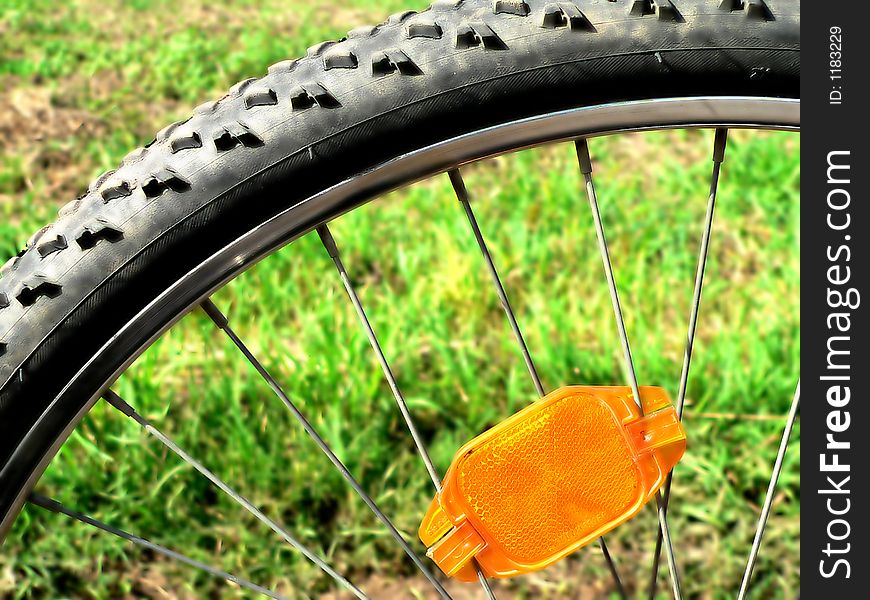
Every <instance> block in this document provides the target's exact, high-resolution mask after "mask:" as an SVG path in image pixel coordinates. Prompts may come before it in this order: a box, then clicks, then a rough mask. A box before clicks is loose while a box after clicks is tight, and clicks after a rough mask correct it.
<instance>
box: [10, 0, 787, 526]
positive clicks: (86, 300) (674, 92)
mask: <svg viewBox="0 0 870 600" xmlns="http://www.w3.org/2000/svg"><path fill="white" fill-rule="evenodd" d="M799 25H800V4H799V2H793V1H790V0H765V1H761V0H758V1H752V2H749V1H741V0H735V1H730V0H725V1H723V2H720V1H719V0H673V1H658V0H657V1H655V2H653V1H651V0H635V1H605V0H602V1H579V0H577V1H574V2H549V1H543V2H540V1H534V0H528V1H523V0H496V1H495V2H489V1H483V0H464V1H463V0H448V1H440V2H436V3H435V4H433V5H432V6H431V7H430V8H429V9H427V10H426V11H423V12H419V13H416V12H414V11H407V12H403V13H400V14H396V15H393V16H392V17H390V18H389V20H388V21H387V22H385V23H382V24H381V25H378V26H374V27H361V28H357V29H354V30H353V31H351V32H349V33H348V35H347V37H346V38H344V39H343V40H340V41H337V42H325V43H323V44H319V45H317V46H314V47H312V48H311V49H309V51H308V53H307V56H306V57H305V58H303V59H301V60H298V61H284V62H281V63H278V64H276V65H274V66H273V67H271V68H270V69H269V72H268V74H267V75H265V76H264V77H262V78H259V79H248V80H245V81H243V82H241V83H239V84H237V85H236V86H234V87H233V88H232V89H231V90H230V92H229V93H228V94H227V95H226V96H224V97H223V98H221V99H220V100H218V101H216V102H209V103H206V104H203V105H201V106H200V107H198V108H196V109H195V110H194V111H193V115H192V116H191V117H190V119H188V120H187V121H183V122H180V123H174V124H172V125H169V126H168V127H166V128H164V129H163V130H162V131H160V132H159V133H158V134H157V136H156V138H155V140H154V141H153V142H152V143H151V144H149V145H148V146H147V147H146V148H140V149H137V150H134V151H133V152H131V153H130V154H129V155H128V156H127V157H126V158H125V159H124V160H123V161H122V163H121V165H120V166H119V167H118V169H117V170H115V171H110V172H108V173H106V174H104V175H102V176H100V177H99V178H97V179H96V180H95V181H94V182H93V183H92V184H91V185H90V186H89V188H88V190H87V191H86V192H85V193H84V194H83V195H82V196H81V197H79V198H78V199H77V200H75V201H74V202H71V203H70V204H68V205H67V206H65V207H64V208H62V209H61V210H60V212H59V215H58V219H57V221H55V222H54V223H53V224H51V225H48V226H46V227H44V228H42V229H41V230H40V231H39V232H37V233H36V234H35V235H34V236H33V237H31V239H30V240H29V241H28V243H27V247H26V248H25V249H24V250H23V251H22V252H21V253H19V255H18V256H16V257H13V258H12V259H11V260H10V261H9V262H7V263H6V265H4V267H3V268H2V270H0V516H2V521H0V539H2V537H3V535H4V534H5V532H6V531H7V530H8V528H9V526H10V525H11V522H12V520H13V519H14V517H15V515H16V514H17V510H18V508H19V507H20V505H21V503H22V502H23V501H24V498H25V496H26V493H27V491H28V490H29V488H30V487H31V486H32V484H33V482H34V481H35V480H36V479H37V478H38V476H39V474H40V473H41V470H42V469H43V468H44V465H45V464H46V462H47V461H48V460H49V459H50V457H51V456H52V455H53V452H54V451H55V450H56V449H57V447H58V446H59V445H60V443H62V441H63V440H64V439H65V438H66V436H67V435H68V433H69V431H70V430H71V428H72V427H73V426H74V425H75V423H76V422H77V421H78V419H79V418H80V417H81V415H82V414H84V412H86V411H87V409H88V408H89V406H90V403H91V402H92V400H93V399H94V398H95V397H97V396H98V394H99V393H100V391H101V390H102V389H103V388H104V387H105V385H106V384H107V382H110V381H111V379H112V378H113V377H114V376H115V375H116V374H117V372H118V371H119V369H121V368H122V367H123V366H124V365H125V364H127V363H128V362H129V360H130V359H131V355H130V354H131V353H130V352H126V353H120V354H118V355H114V356H112V357H111V359H104V360H101V361H99V363H98V364H92V363H91V362H89V359H90V358H92V357H93V356H94V355H95V354H96V353H97V351H98V350H99V349H101V348H104V347H105V346H106V345H107V344H110V343H112V342H113V340H116V339H117V337H118V336H119V332H121V331H122V330H124V326H125V324H128V323H129V322H130V321H131V320H132V319H133V317H134V316H135V315H137V314H138V313H140V311H142V310H143V309H144V308H145V307H147V306H149V305H150V304H152V303H153V302H155V300H156V299H157V298H158V297H160V295H161V294H162V293H163V292H164V291H165V290H167V289H169V288H170V287H171V286H172V285H173V283H174V282H177V281H179V280H180V279H181V278H182V277H183V276H184V275H185V274H187V273H189V272H191V271H192V270H193V269H195V268H196V267H197V266H198V265H202V264H203V263H204V262H205V261H206V260H207V259H208V258H209V257H211V256H212V255H214V254H215V253H216V252H218V251H219V250H220V249H221V248H224V247H226V246H227V245H228V244H230V243H231V242H232V241H233V240H237V239H239V238H240V237H242V236H244V235H246V234H247V233H250V232H252V231H254V230H255V229H256V228H258V227H261V226H262V225H263V224H264V223H267V222H269V221H270V219H272V218H274V217H275V216H276V215H279V214H282V213H284V212H286V211H288V210H295V211H297V212H298V213H299V214H300V217H299V219H298V220H297V224H296V226H295V228H294V229H293V230H292V231H287V232H286V236H285V237H286V240H288V241H289V240H290V239H292V238H294V237H296V236H298V235H301V234H302V233H304V232H305V231H307V230H310V229H311V228H313V227H314V226H316V225H317V224H319V223H322V222H324V221H326V220H328V219H330V218H332V217H334V216H336V215H337V214H338V213H339V212H341V211H344V210H349V209H350V208H352V207H354V206H356V205H359V204H361V203H362V202H364V201H366V200H367V199H369V198H370V197H371V196H372V194H373V191H372V190H368V191H367V192H366V194H361V195H360V196H359V197H355V198H353V199H352V200H350V201H347V202H345V203H344V204H343V205H342V206H339V207H337V206H334V205H328V204H326V203H323V204H322V205H318V203H317V201H316V198H317V196H318V194H319V193H320V192H323V191H324V190H328V189H330V188H331V187H332V186H336V185H338V184H339V183H340V182H342V181H347V180H348V179H350V178H353V177H355V176H358V175H359V174H361V173H366V172H370V171H372V170H375V169H377V168H379V166H381V165H384V164H386V163H388V162H389V161H390V160H391V159H394V158H396V157H398V156H401V155H403V154H406V153H409V152H413V151H414V150H417V149H420V148H423V147H426V146H431V145H433V144H437V143H439V142H443V141H444V140H448V139H454V138H457V137H459V136H462V135H464V134H468V133H471V132H475V131H480V130H483V129H485V128H488V127H493V126H497V125H499V124H501V123H506V122H512V121H517V120H520V119H527V118H533V117H536V116H539V115H543V114H551V113H556V112H558V111H565V110H569V109H577V108H581V107H592V106H600V105H607V104H612V103H619V102H630V101H645V100H655V99H666V98H677V97H680V98H707V97H723V98H724V97H732V96H740V97H750V98H786V99H798V98H799V71H800V59H799V51H800V35H799ZM403 183H408V181H391V182H387V183H384V184H383V185H382V188H384V189H385V188H387V187H394V186H396V185H399V184H403ZM312 198H314V199H315V200H313V201H309V199H312ZM225 278H226V273H219V272H214V273H211V275H210V276H209V277H208V278H206V279H204V280H203V281H202V284H201V286H200V289H197V290H191V291H190V292H189V294H188V295H189V297H187V298H185V299H184V300H185V301H186V302H188V304H189V303H194V302H195V301H196V299H197V297H201V296H202V295H203V294H205V293H207V292H208V291H209V290H210V289H213V287H214V286H216V285H218V284H219V283H220V282H221V281H223V280H224V279H225ZM179 317H180V314H177V313H175V314H164V315H163V316H162V317H161V318H160V319H157V320H154V321H152V322H150V323H148V324H147V325H140V326H139V327H138V329H137V330H136V331H132V332H131V331H126V330H125V333H124V335H125V336H127V339H129V340H131V341H130V343H129V347H131V348H132V347H138V346H142V345H143V344H145V343H146V342H147V341H148V340H150V339H152V338H153V337H154V336H155V335H157V333H159V332H160V331H162V330H163V329H165V327H167V326H168V324H169V323H170V322H171V321H173V320H174V319H177V318H179Z"/></svg>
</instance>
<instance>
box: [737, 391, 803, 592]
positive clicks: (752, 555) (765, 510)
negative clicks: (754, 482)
mask: <svg viewBox="0 0 870 600" xmlns="http://www.w3.org/2000/svg"><path fill="white" fill-rule="evenodd" d="M800 402H801V381H800V379H798V383H797V387H796V388H795V391H794V397H793V398H792V401H791V408H790V409H789V412H788V420H787V421H786V424H785V429H783V432H782V439H781V440H780V442H779V451H778V452H777V453H776V461H775V462H774V463H773V472H772V473H771V474H770V483H769V484H768V486H767V495H766V496H765V497H764V506H763V507H762V508H761V515H760V516H759V517H758V525H757V526H756V528H755V539H753V540H752V549H751V550H750V551H749V560H747V561H746V571H744V572H743V581H742V582H741V583H740V592H739V593H738V594H737V600H743V599H744V598H745V597H746V592H747V591H748V590H749V580H750V579H751V578H752V570H753V569H754V568H755V562H756V561H757V560H758V551H759V549H760V548H761V538H762V537H763V536H764V529H765V528H766V527H767V519H768V517H769V516H770V509H771V507H772V506H773V496H774V493H775V492H776V484H777V482H779V474H780V473H781V472H782V463H783V460H784V459H785V453H786V451H787V450H788V442H789V438H790V437H791V430H792V426H793V425H794V421H795V418H796V417H797V411H798V407H799V406H800Z"/></svg>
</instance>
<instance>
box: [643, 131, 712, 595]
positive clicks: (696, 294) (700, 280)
mask: <svg viewBox="0 0 870 600" xmlns="http://www.w3.org/2000/svg"><path fill="white" fill-rule="evenodd" d="M727 142H728V130H727V129H721V128H720V129H717V130H716V135H715V139H714V141H713V173H712V174H711V175H710V193H709V195H708V197H707V212H706V215H705V216H704V232H703V234H702V235H701V247H700V249H699V250H698V265H697V269H696V271H695V288H694V290H693V292H692V308H691V311H690V313H689V327H688V333H687V335H686V348H685V351H684V352H683V368H682V371H681V372H680V388H679V391H678V392H677V418H678V419H682V418H683V407H684V405H685V401H686V387H687V385H688V381H689V367H690V365H691V362H692V348H693V347H694V344H695V329H696V326H697V324H698V313H699V310H700V307H701V290H702V289H703V287H704V271H705V269H706V266H707V254H708V250H709V247H710V233H711V232H712V230H713V214H714V212H715V210H716V193H717V191H718V189H719V172H720V170H721V168H722V162H723V161H724V160H725V146H726V144H727ZM673 478H674V472H673V471H671V472H670V473H668V476H667V479H666V480H665V485H664V491H663V492H662V510H663V511H664V513H665V515H667V512H668V503H669V502H670V499H671V483H672V482H673ZM661 553H662V532H661V530H659V532H658V535H657V537H656V547H655V551H654V553H653V566H652V575H651V580H650V586H649V600H653V599H654V598H655V595H656V585H657V583H658V572H659V560H660V559H661Z"/></svg>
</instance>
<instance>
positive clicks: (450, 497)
mask: <svg viewBox="0 0 870 600" xmlns="http://www.w3.org/2000/svg"><path fill="white" fill-rule="evenodd" d="M640 394H641V399H642V402H643V406H644V416H643V417H641V416H640V413H639V411H638V408H637V405H636V404H635V402H634V400H633V398H632V395H631V389H630V388H628V387H592V386H570V387H564V388H561V389H558V390H556V391H554V392H552V393H551V394H548V395H547V396H546V397H544V398H542V399H541V400H539V401H537V402H535V403H534V404H532V405H531V406H528V407H527V408H525V409H523V410H521V411H520V412H518V413H516V414H515V415H513V416H511V417H509V418H508V419H506V420H505V421H503V422H501V423H499V424H498V425H496V426H495V427H493V428H492V429H490V430H489V431H487V432H485V433H483V434H482V435H480V436H478V437H476V438H474V439H473V440H471V441H470V442H468V443H467V444H465V446H463V447H462V448H461V449H460V450H459V451H458V452H457V453H456V456H454V458H453V463H452V464H451V465H450V468H449V469H448V471H447V474H446V475H445V478H444V482H443V488H442V490H441V492H440V493H439V494H437V495H436V496H435V499H434V500H433V501H432V503H431V505H430V506H429V510H428V511H427V513H426V516H425V518H424V519H423V522H422V524H421V525H420V530H419V535H420V539H421V540H422V541H423V543H424V544H426V546H427V547H428V548H429V551H428V555H429V557H430V558H432V560H434V561H435V562H436V563H437V564H438V566H439V567H440V568H441V569H442V570H443V571H444V572H445V573H446V574H448V575H450V576H453V577H456V578H458V579H461V580H465V581H473V580H475V579H476V578H477V576H476V573H475V571H474V567H473V564H472V562H471V559H472V558H475V559H476V560H477V562H478V564H479V565H480V567H481V569H482V570H483V572H484V574H485V575H487V576H488V577H512V576H514V575H520V574H522V573H528V572H530V571H536V570H539V569H542V568H544V567H546V566H548V565H550V564H552V563H553V562H555V561H557V560H559V559H561V558H563V557H564V556H566V555H567V554H570V553H571V552H573V551H574V550H576V549H578V548H580V547H581V546H584V545H585V544H588V543H589V542H591V541H593V540H595V539H596V538H598V537H600V536H601V535H603V534H604V533H606V532H607V531H610V530H611V529H613V528H614V527H616V526H618V525H620V524H621V523H623V522H624V521H626V520H628V519H630V518H631V517H632V516H634V515H635V514H636V513H637V512H638V511H639V510H640V509H641V507H642V506H643V505H644V504H645V503H646V502H647V501H648V500H649V499H650V498H651V497H652V496H653V495H654V494H655V492H656V491H657V490H658V489H659V488H660V487H661V485H662V484H663V483H664V480H665V476H666V475H667V473H668V472H669V471H670V470H671V469H672V468H673V466H674V465H675V464H676V463H677V461H679V459H680V457H681V456H682V455H683V452H684V450H685V448H686V434H685V431H684V430H683V427H682V425H681V424H680V422H679V420H678V419H677V415H676V411H675V410H674V408H673V406H672V405H671V402H670V400H669V399H668V397H667V394H666V392H665V391H664V390H663V389H661V388H658V387H642V388H640Z"/></svg>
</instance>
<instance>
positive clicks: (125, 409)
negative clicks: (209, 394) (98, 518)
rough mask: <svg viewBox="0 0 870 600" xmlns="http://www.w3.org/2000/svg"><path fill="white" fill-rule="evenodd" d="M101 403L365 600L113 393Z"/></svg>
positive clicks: (315, 556) (104, 396)
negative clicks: (129, 420)
mask: <svg viewBox="0 0 870 600" xmlns="http://www.w3.org/2000/svg"><path fill="white" fill-rule="evenodd" d="M103 399H105V400H106V402H108V403H109V404H110V405H112V406H113V407H114V408H116V409H118V411H120V412H121V413H123V414H124V415H125V416H127V417H130V418H131V419H133V420H134V421H135V422H136V423H137V424H138V425H139V426H140V427H142V429H144V430H145V431H146V432H147V433H148V434H149V435H151V436H153V437H155V438H157V439H158V440H159V441H160V443H161V444H163V445H164V446H166V447H167V448H168V449H169V450H171V451H172V452H173V453H174V454H175V455H176V456H178V457H179V458H180V459H181V460H183V461H184V462H186V463H187V464H189V465H190V466H192V467H193V468H194V469H196V470H197V471H199V473H200V474H201V475H202V476H203V477H205V478H206V479H208V480H209V481H210V482H212V483H213V484H214V485H215V486H216V487H217V488H218V489H220V490H221V491H222V492H223V493H225V494H226V495H227V496H229V497H230V498H232V499H233V501H235V502H236V503H237V504H239V505H240V506H241V507H242V508H244V509H245V510H246V511H248V512H249V513H251V514H252V515H254V517H256V518H257V520H258V521H260V522H261V523H263V524H264V525H266V526H267V527H269V528H270V529H271V530H272V531H274V532H275V533H277V534H278V535H280V536H281V537H282V538H284V540H285V541H286V542H287V543H288V544H290V545H291V546H293V547H294V548H296V549H297V550H299V552H301V553H302V554H303V555H305V558H307V559H308V560H310V561H311V562H313V563H314V564H315V565H317V566H318V567H320V569H322V570H323V572H324V573H326V574H327V575H329V576H330V577H332V578H333V579H335V581H337V582H338V583H339V584H341V585H342V586H344V587H345V588H347V589H348V590H350V591H351V592H352V593H353V594H354V595H355V596H356V597H357V598H362V599H366V598H368V596H366V595H365V594H363V593H362V592H361V591H360V590H359V589H358V588H357V587H356V586H354V585H353V584H352V583H351V582H350V581H348V580H347V579H346V578H345V577H344V576H342V575H341V574H339V573H338V572H336V571H335V570H334V569H333V568H332V567H330V566H329V564H327V563H326V561H324V560H323V559H322V558H320V557H319V556H317V555H316V554H315V553H314V552H312V551H311V550H310V549H308V547H306V546H305V545H304V544H303V543H302V542H300V541H298V540H297V539H296V538H294V537H293V536H292V535H290V534H289V533H288V532H287V530H286V529H285V528H283V527H281V526H280V525H278V524H277V523H276V522H275V521H273V520H272V519H270V518H269V517H267V516H266V515H265V514H263V512H262V511H260V510H259V509H258V508H257V507H256V506H254V505H253V504H251V502H250V501H249V500H248V499H247V498H245V497H244V496H242V495H241V494H239V493H238V492H237V491H236V490H234V489H233V488H232V487H230V486H229V485H228V484H227V483H225V482H224V481H223V480H222V479H220V478H219V477H218V476H217V475H215V474H214V473H212V472H211V471H209V470H208V469H207V468H206V467H205V466H204V465H203V464H202V463H200V462H199V461H197V460H196V459H194V458H193V457H192V456H190V455H189V454H188V453H187V452H185V451H184V450H182V449H181V447H179V446H178V444H176V443H175V442H174V441H173V440H172V439H171V438H170V437H169V436H167V435H166V434H164V433H163V432H162V431H160V430H159V429H157V428H156V427H155V426H154V425H153V424H152V423H151V422H150V421H149V420H148V419H146V418H145V417H143V416H142V415H140V414H139V413H137V412H136V410H135V409H134V408H133V407H132V406H130V405H129V404H128V403H127V402H126V401H125V400H124V399H123V398H121V397H120V396H119V395H118V394H116V393H115V392H113V391H112V390H107V391H106V393H105V394H104V395H103Z"/></svg>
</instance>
